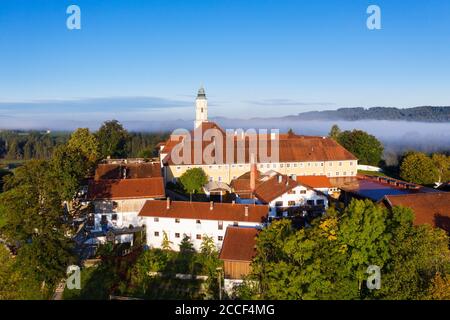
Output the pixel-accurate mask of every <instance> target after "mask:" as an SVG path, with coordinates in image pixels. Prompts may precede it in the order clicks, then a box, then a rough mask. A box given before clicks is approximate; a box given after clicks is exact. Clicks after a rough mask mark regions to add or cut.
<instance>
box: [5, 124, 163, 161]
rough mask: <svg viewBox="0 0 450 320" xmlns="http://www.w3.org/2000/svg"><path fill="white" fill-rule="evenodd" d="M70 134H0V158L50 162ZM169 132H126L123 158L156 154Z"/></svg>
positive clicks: (6, 131)
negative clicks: (157, 145) (56, 149)
mask: <svg viewBox="0 0 450 320" xmlns="http://www.w3.org/2000/svg"><path fill="white" fill-rule="evenodd" d="M70 135H71V132H51V133H47V132H45V131H43V132H42V131H9V130H5V131H0V159H4V160H31V159H39V160H45V159H49V158H50V157H51V156H52V154H53V151H54V150H55V148H56V147H58V146H60V145H63V144H65V143H66V142H67V141H68V140H69V138H70ZM167 137H168V133H143V132H129V133H128V132H127V138H126V140H127V141H126V148H125V149H124V150H125V154H124V156H125V157H131V158H133V157H142V158H149V157H152V156H154V155H155V153H154V152H153V151H154V148H155V147H156V144H158V143H159V142H161V141H163V140H165V139H166V138H167Z"/></svg>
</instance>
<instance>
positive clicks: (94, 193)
mask: <svg viewBox="0 0 450 320" xmlns="http://www.w3.org/2000/svg"><path fill="white" fill-rule="evenodd" d="M164 197H165V190H164V180H163V178H160V177H158V178H142V179H117V180H97V181H95V180H91V181H90V182H89V185H88V195H87V198H88V200H101V199H111V200H124V199H143V198H164Z"/></svg>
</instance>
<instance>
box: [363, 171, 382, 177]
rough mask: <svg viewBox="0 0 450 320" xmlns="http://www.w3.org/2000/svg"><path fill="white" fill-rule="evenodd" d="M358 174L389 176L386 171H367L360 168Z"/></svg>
mask: <svg viewBox="0 0 450 320" xmlns="http://www.w3.org/2000/svg"><path fill="white" fill-rule="evenodd" d="M358 174H365V175H368V176H377V177H387V176H388V175H387V174H385V173H384V172H377V171H365V170H358Z"/></svg>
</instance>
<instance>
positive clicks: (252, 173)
mask: <svg viewBox="0 0 450 320" xmlns="http://www.w3.org/2000/svg"><path fill="white" fill-rule="evenodd" d="M255 189H256V163H255V154H254V153H252V154H251V156H250V190H251V192H252V193H253V192H254V191H255Z"/></svg>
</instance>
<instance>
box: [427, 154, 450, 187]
mask: <svg viewBox="0 0 450 320" xmlns="http://www.w3.org/2000/svg"><path fill="white" fill-rule="evenodd" d="M431 160H433V163H434V166H435V167H436V170H437V172H438V182H446V181H449V180H450V156H446V155H445V154H440V153H434V154H433V156H432V157H431Z"/></svg>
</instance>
